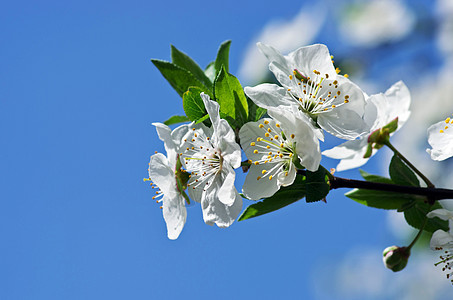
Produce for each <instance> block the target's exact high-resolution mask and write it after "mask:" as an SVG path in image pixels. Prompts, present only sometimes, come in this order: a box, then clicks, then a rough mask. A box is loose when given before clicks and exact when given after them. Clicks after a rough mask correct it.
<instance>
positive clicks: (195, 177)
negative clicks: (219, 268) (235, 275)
mask: <svg viewBox="0 0 453 300" xmlns="http://www.w3.org/2000/svg"><path fill="white" fill-rule="evenodd" d="M201 97H202V99H203V102H204V105H205V107H206V110H207V112H208V114H209V117H210V120H211V122H212V127H211V128H208V127H206V126H205V125H203V124H202V123H200V124H197V125H193V128H192V130H190V131H189V132H188V133H187V134H186V136H185V137H184V139H183V140H184V144H183V148H184V149H183V151H184V152H183V153H182V158H183V160H184V164H185V167H186V169H187V171H189V172H191V175H190V179H189V182H188V191H189V196H190V198H192V199H193V200H195V201H197V202H201V208H202V210H203V219H204V221H205V223H206V224H208V225H213V224H214V223H215V224H217V226H219V227H228V226H230V225H231V224H232V223H233V222H234V220H235V219H236V217H237V216H238V215H239V213H240V211H241V209H242V198H241V196H240V195H239V193H238V192H237V190H236V188H235V186H234V180H235V172H234V170H233V169H235V168H238V167H240V165H241V149H240V147H239V145H238V144H237V143H236V141H235V134H234V132H233V129H232V128H231V127H230V125H229V124H228V122H227V121H226V120H223V119H220V116H219V104H218V103H217V102H214V101H212V100H210V99H209V96H207V95H205V94H204V93H202V94H201Z"/></svg>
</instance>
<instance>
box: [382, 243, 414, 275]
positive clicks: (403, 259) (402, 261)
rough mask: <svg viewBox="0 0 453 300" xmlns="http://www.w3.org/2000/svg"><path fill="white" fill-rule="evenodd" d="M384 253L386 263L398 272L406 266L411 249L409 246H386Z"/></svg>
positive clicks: (389, 267)
mask: <svg viewBox="0 0 453 300" xmlns="http://www.w3.org/2000/svg"><path fill="white" fill-rule="evenodd" d="M382 255H383V258H382V260H383V261H384V265H385V266H386V267H387V268H388V269H390V270H392V271H393V272H398V271H401V270H402V269H404V268H405V267H406V265H407V262H408V260H409V256H410V255H411V251H410V249H409V248H407V247H398V246H390V247H387V248H385V250H384V252H383V253H382Z"/></svg>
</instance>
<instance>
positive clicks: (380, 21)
mask: <svg viewBox="0 0 453 300" xmlns="http://www.w3.org/2000/svg"><path fill="white" fill-rule="evenodd" d="M342 13H343V15H342V16H340V30H341V33H342V36H343V38H344V39H346V40H347V41H349V42H350V43H351V44H353V45H358V46H363V47H374V46H376V45H379V44H382V43H387V42H392V41H394V40H398V39H401V38H403V37H404V36H406V35H407V34H408V33H409V32H410V31H411V30H412V29H413V28H414V25H415V20H416V19H415V15H414V13H413V12H412V11H411V10H410V9H409V8H408V7H407V6H406V5H405V4H404V3H403V2H401V1H397V0H373V1H362V2H358V3H353V4H351V5H349V6H347V10H345V11H342Z"/></svg>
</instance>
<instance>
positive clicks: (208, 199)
mask: <svg viewBox="0 0 453 300" xmlns="http://www.w3.org/2000/svg"><path fill="white" fill-rule="evenodd" d="M221 184H222V182H221V181H220V180H214V182H213V184H212V185H211V186H210V187H209V188H208V189H207V190H206V191H205V192H204V193H203V197H202V199H201V208H202V210H203V219H204V221H205V223H206V224H208V225H213V224H214V223H215V224H216V225H217V226H218V227H221V228H225V227H228V226H230V225H231V224H232V223H233V222H234V220H235V219H236V218H237V217H238V215H239V213H240V212H241V210H242V198H241V196H240V195H239V193H238V192H237V191H236V193H235V199H234V202H233V204H232V205H230V206H228V205H225V204H223V203H222V202H220V201H219V198H218V196H219V195H218V191H219V190H220V187H221Z"/></svg>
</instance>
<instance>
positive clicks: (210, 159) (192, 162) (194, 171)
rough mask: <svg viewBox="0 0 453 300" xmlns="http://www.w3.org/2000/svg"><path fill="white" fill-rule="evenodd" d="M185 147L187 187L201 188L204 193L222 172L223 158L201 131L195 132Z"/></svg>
mask: <svg viewBox="0 0 453 300" xmlns="http://www.w3.org/2000/svg"><path fill="white" fill-rule="evenodd" d="M193 130H194V134H193V137H192V139H191V140H190V141H188V140H187V139H186V140H184V142H188V143H189V144H188V147H186V152H185V157H184V163H185V167H186V169H187V171H189V172H191V174H190V175H189V178H190V179H189V183H188V184H187V186H188V187H192V188H193V189H197V188H202V189H203V191H206V189H207V188H209V187H210V186H211V184H212V182H213V181H214V179H215V177H216V176H217V174H219V173H220V172H221V171H222V166H223V156H222V152H221V151H220V149H218V148H217V147H215V146H214V145H213V144H212V143H211V139H210V137H207V136H206V135H205V134H204V132H203V131H201V130H199V131H195V128H194V129H193Z"/></svg>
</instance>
